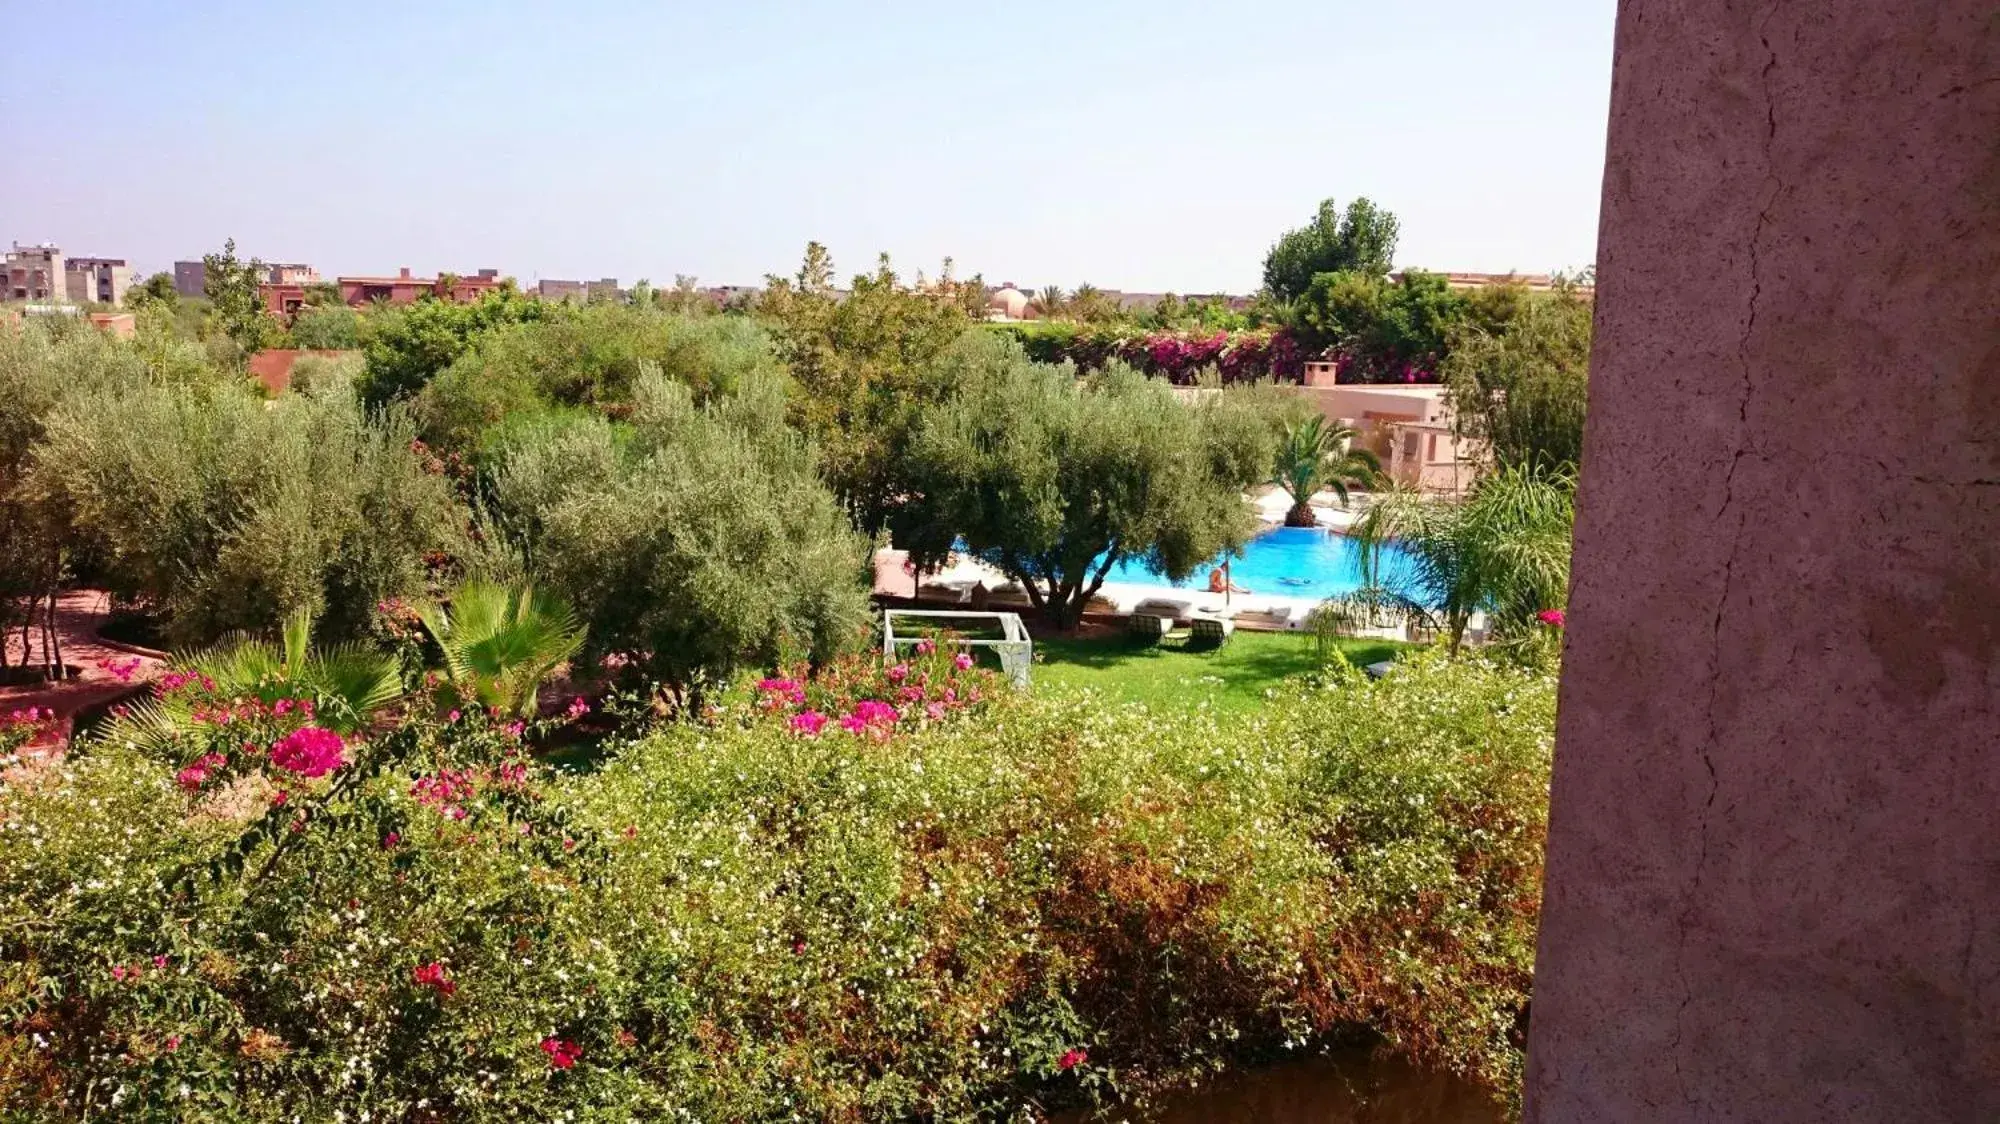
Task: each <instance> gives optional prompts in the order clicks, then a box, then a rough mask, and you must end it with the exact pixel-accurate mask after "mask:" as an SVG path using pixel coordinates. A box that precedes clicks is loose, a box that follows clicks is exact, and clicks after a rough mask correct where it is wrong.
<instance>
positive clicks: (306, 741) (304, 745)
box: [271, 726, 347, 778]
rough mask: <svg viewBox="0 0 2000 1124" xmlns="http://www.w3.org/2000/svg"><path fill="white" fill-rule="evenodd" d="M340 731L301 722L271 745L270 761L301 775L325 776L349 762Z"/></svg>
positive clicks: (308, 776) (309, 776)
mask: <svg viewBox="0 0 2000 1124" xmlns="http://www.w3.org/2000/svg"><path fill="white" fill-rule="evenodd" d="M345 750H346V745H345V743H343V742H342V741H341V740H340V735H339V734H336V733H334V732H333V731H332V730H329V729H326V728H325V727H322V726H301V727H299V728H298V729H296V730H293V731H292V732H291V733H289V734H286V735H285V736H284V737H283V738H282V739H280V740H279V742H278V744H276V745H274V746H272V747H271V764H272V765H274V766H276V767H278V768H280V769H283V770H285V771H286V772H288V773H297V774H298V775H299V776H302V777H307V778H311V777H323V776H325V775H327V774H328V773H331V772H333V771H334V770H335V769H338V768H340V767H341V766H342V765H344V764H346V763H347V756H346V752H345Z"/></svg>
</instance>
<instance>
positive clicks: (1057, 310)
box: [1028, 285, 1065, 320]
mask: <svg viewBox="0 0 2000 1124" xmlns="http://www.w3.org/2000/svg"><path fill="white" fill-rule="evenodd" d="M1064 301H1065V297H1064V295H1063V291H1062V286H1061V285H1049V286H1046V287H1044V288H1043V289H1042V291H1041V292H1038V293H1036V294H1035V299H1034V300H1031V301H1029V302H1028V307H1030V308H1032V309H1034V310H1035V314H1036V315H1038V316H1040V317H1041V318H1042V319H1044V320H1053V319H1055V318H1056V317H1057V316H1058V315H1060V314H1061V313H1062V310H1063V304H1064Z"/></svg>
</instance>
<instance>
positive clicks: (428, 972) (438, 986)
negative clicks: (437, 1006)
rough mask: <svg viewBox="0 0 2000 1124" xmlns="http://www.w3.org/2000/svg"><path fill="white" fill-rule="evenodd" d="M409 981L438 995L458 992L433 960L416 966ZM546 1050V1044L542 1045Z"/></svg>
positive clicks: (442, 969) (440, 965)
mask: <svg viewBox="0 0 2000 1124" xmlns="http://www.w3.org/2000/svg"><path fill="white" fill-rule="evenodd" d="M410 979H411V980H412V981H413V982H415V983H416V985H417V986H418V987H427V988H430V989H431V990H432V991H435V992H437V993H438V994H439V995H451V994H453V993H454V992H456V991H457V990H458V983H457V982H456V981H454V980H452V979H451V978H449V977H448V976H446V975H445V971H444V965H442V964H440V963H438V962H437V961H435V960H433V961H431V962H430V963H429V964H421V965H418V966H417V968H416V969H415V970H414V971H412V972H411V973H410ZM543 1048H544V1049H546V1048H547V1043H544V1044H543Z"/></svg>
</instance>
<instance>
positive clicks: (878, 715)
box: [850, 699, 899, 726]
mask: <svg viewBox="0 0 2000 1124" xmlns="http://www.w3.org/2000/svg"><path fill="white" fill-rule="evenodd" d="M850 717H854V718H859V719H860V720H861V724H862V725H863V726H887V725H891V724H893V723H894V722H895V721H896V719H897V718H898V717H899V715H898V714H897V713H896V708H895V707H893V706H890V705H889V704H888V703H885V702H882V701H881V700H879V699H863V700H861V701H860V702H858V703H855V704H854V713H853V714H852V715H851V716H850Z"/></svg>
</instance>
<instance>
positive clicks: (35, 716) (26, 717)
mask: <svg viewBox="0 0 2000 1124" xmlns="http://www.w3.org/2000/svg"><path fill="white" fill-rule="evenodd" d="M55 718H56V712H55V708H54V707H48V706H24V707H21V708H19V709H17V710H12V711H9V712H8V713H7V725H9V726H32V725H34V724H36V723H38V722H53V721H55Z"/></svg>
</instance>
